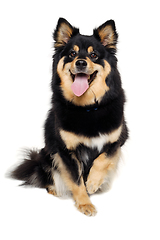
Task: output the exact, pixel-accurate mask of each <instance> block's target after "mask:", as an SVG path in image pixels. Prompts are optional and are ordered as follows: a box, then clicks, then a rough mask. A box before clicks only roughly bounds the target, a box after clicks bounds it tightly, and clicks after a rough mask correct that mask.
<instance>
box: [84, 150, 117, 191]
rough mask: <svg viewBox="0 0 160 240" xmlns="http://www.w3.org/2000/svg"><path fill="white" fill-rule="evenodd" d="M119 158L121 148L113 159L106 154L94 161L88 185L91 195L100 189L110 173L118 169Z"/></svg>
mask: <svg viewBox="0 0 160 240" xmlns="http://www.w3.org/2000/svg"><path fill="white" fill-rule="evenodd" d="M119 158H120V148H119V149H118V150H117V152H116V153H115V154H114V155H113V156H112V157H107V155H106V154H105V153H102V154H100V155H99V156H98V158H96V159H95V160H94V163H93V166H92V168H91V170H90V172H89V176H88V179H87V183H86V187H87V190H88V193H89V194H93V193H94V192H96V191H97V190H98V189H99V187H100V186H101V185H102V184H103V182H104V180H105V178H106V176H107V173H108V171H113V170H115V169H116V166H117V163H118V160H119Z"/></svg>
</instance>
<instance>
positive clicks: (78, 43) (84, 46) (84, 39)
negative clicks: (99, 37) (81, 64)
mask: <svg viewBox="0 0 160 240" xmlns="http://www.w3.org/2000/svg"><path fill="white" fill-rule="evenodd" d="M95 42H96V39H94V37H93V36H84V35H78V36H76V37H75V38H74V39H73V41H72V47H73V49H74V50H75V51H77V52H78V51H81V50H88V49H89V47H90V49H89V51H91V49H92V51H93V48H94V45H95Z"/></svg>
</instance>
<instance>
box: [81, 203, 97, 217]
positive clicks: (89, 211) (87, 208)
mask: <svg viewBox="0 0 160 240" xmlns="http://www.w3.org/2000/svg"><path fill="white" fill-rule="evenodd" d="M77 208H78V210H79V211H80V212H82V213H84V214H85V215H87V216H95V215H96V213H97V211H96V208H95V206H94V205H93V204H83V205H79V206H78V207H77Z"/></svg>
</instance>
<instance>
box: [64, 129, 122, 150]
mask: <svg viewBox="0 0 160 240" xmlns="http://www.w3.org/2000/svg"><path fill="white" fill-rule="evenodd" d="M121 131H122V126H120V127H119V128H117V129H115V130H114V131H112V132H111V133H109V134H99V136H97V137H92V138H88V137H85V136H83V135H77V134H75V133H72V132H69V131H65V130H62V129H61V130H60V135H61V138H62V140H63V141H64V142H65V144H66V147H67V148H68V149H70V150H74V149H76V147H77V146H78V145H79V144H84V145H85V146H87V147H91V148H97V149H98V151H99V152H100V151H101V150H102V148H103V146H104V145H105V144H107V143H114V142H116V141H117V140H118V139H119V137H120V134H121Z"/></svg>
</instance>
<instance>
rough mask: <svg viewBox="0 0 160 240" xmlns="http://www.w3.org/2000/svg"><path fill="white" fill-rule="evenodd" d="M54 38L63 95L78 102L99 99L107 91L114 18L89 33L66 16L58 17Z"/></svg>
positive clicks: (114, 46) (114, 38)
mask: <svg viewBox="0 0 160 240" xmlns="http://www.w3.org/2000/svg"><path fill="white" fill-rule="evenodd" d="M54 39H55V41H56V42H55V49H56V51H57V54H58V56H59V61H58V64H57V73H58V76H59V79H60V88H61V91H62V94H63V96H64V97H65V99H66V100H67V101H69V102H72V103H73V104H75V105H79V106H85V105H91V104H94V103H95V102H100V101H101V99H102V98H103V96H104V95H105V93H106V92H108V91H109V86H108V85H107V81H106V80H107V77H108V76H109V74H110V72H111V58H112V56H113V55H114V53H115V49H116V42H117V33H116V30H115V25H114V22H113V21H112V20H110V21H108V22H106V23H105V24H103V25H101V26H100V27H99V28H98V29H95V30H94V34H93V35H92V36H83V35H81V34H79V30H78V29H77V28H74V27H72V26H71V25H70V24H69V23H68V22H67V21H66V20H65V19H59V22H58V25H57V29H56V31H55V33H54Z"/></svg>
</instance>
